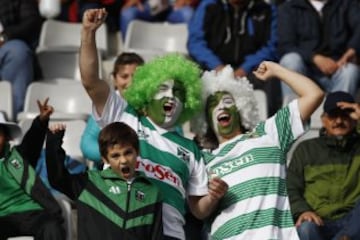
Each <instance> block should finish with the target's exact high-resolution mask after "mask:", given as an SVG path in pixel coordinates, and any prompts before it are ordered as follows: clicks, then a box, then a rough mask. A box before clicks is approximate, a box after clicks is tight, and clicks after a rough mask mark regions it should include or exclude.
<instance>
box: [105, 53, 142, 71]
mask: <svg viewBox="0 0 360 240" xmlns="http://www.w3.org/2000/svg"><path fill="white" fill-rule="evenodd" d="M128 64H137V65H138V66H140V65H143V64H144V59H143V58H142V57H140V55H138V54H136V53H133V52H123V53H121V54H120V55H119V56H118V57H117V58H116V60H115V63H114V69H113V71H112V73H111V74H112V75H113V77H115V74H116V73H117V72H118V71H119V68H120V67H121V66H124V65H128Z"/></svg>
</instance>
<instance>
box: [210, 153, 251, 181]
mask: <svg viewBox="0 0 360 240" xmlns="http://www.w3.org/2000/svg"><path fill="white" fill-rule="evenodd" d="M252 161H254V157H253V155H252V154H247V155H245V156H242V157H239V158H233V159H230V160H228V161H226V162H225V163H223V164H220V165H218V166H216V167H214V168H212V169H211V171H212V172H213V173H214V174H216V175H217V176H219V177H221V176H224V175H226V174H229V173H232V172H234V171H237V170H239V169H240V168H241V167H242V166H243V165H244V164H247V163H250V162H252Z"/></svg>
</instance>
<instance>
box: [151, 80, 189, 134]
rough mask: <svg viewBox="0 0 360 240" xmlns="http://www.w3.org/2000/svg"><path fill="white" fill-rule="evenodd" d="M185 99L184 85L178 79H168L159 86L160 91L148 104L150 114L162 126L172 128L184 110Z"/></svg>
mask: <svg viewBox="0 0 360 240" xmlns="http://www.w3.org/2000/svg"><path fill="white" fill-rule="evenodd" d="M184 99H185V90H184V87H183V86H182V85H181V84H180V83H178V82H177V81H174V80H172V79H171V80H167V81H165V82H163V83H162V84H161V85H160V86H159V90H158V92H157V93H156V94H155V96H154V98H153V99H152V100H151V101H150V103H149V104H148V106H147V109H146V110H147V113H148V116H149V117H150V118H151V120H152V121H154V122H155V123H156V124H157V125H159V126H160V127H162V128H165V129H168V128H172V127H174V126H175V124H176V122H177V120H178V118H179V116H180V114H181V112H182V110H183V102H184Z"/></svg>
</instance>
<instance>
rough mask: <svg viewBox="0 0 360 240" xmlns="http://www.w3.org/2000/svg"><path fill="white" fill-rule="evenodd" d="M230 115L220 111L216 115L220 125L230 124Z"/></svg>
mask: <svg viewBox="0 0 360 240" xmlns="http://www.w3.org/2000/svg"><path fill="white" fill-rule="evenodd" d="M230 120H231V116H230V114H227V113H221V114H219V115H218V116H217V121H218V123H219V125H220V126H223V127H224V126H228V125H229V124H230Z"/></svg>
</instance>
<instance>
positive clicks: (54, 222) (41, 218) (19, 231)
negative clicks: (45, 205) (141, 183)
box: [0, 210, 66, 240]
mask: <svg viewBox="0 0 360 240" xmlns="http://www.w3.org/2000/svg"><path fill="white" fill-rule="evenodd" d="M62 223H63V222H62V218H60V217H55V216H53V215H50V214H48V213H47V212H45V211H43V210H37V211H27V212H22V213H16V214H11V215H8V216H3V217H0V240H3V239H7V238H8V237H15V236H33V237H34V238H35V240H64V239H66V234H65V230H64V228H63V225H62Z"/></svg>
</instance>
